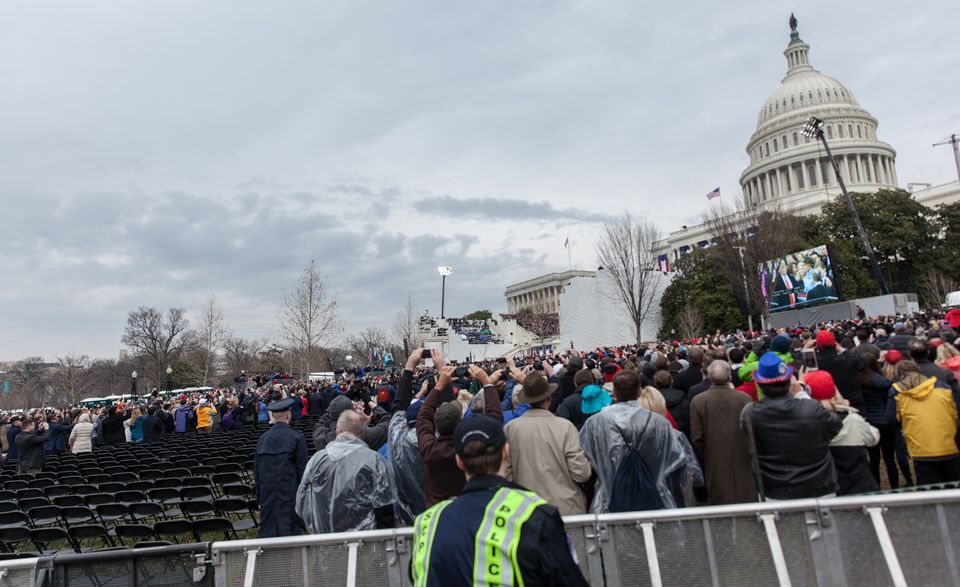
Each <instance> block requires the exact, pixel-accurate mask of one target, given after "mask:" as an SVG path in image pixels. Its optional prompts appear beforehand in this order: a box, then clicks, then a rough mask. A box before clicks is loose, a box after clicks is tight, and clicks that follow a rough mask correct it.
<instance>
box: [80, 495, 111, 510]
mask: <svg viewBox="0 0 960 587" xmlns="http://www.w3.org/2000/svg"><path fill="white" fill-rule="evenodd" d="M83 499H84V500H85V501H86V503H87V505H88V506H89V507H92V508H95V507H97V506H98V505H100V504H104V503H117V500H116V499H115V498H114V497H113V494H112V493H92V494H90V495H85V496H83Z"/></svg>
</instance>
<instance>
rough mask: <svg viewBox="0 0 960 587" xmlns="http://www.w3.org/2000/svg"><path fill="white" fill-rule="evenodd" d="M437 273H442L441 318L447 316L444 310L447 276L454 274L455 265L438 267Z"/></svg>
mask: <svg viewBox="0 0 960 587" xmlns="http://www.w3.org/2000/svg"><path fill="white" fill-rule="evenodd" d="M437 273H439V274H440V318H446V316H444V314H443V311H444V302H445V301H446V297H447V276H448V275H453V267H437Z"/></svg>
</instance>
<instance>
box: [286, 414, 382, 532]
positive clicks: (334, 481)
mask: <svg viewBox="0 0 960 587" xmlns="http://www.w3.org/2000/svg"><path fill="white" fill-rule="evenodd" d="M364 426H366V421H365V419H364V416H363V415H362V414H360V413H359V412H357V411H355V410H352V409H350V410H345V411H344V412H343V413H341V414H340V417H339V418H338V419H337V427H336V431H337V438H336V440H334V441H333V442H331V443H330V444H328V445H327V446H326V448H324V449H323V450H321V451H319V452H317V453H316V454H315V455H313V457H311V459H310V462H309V463H307V468H306V470H305V471H304V473H303V481H301V482H300V487H299V488H298V489H297V514H298V515H299V516H300V518H301V519H302V520H303V521H304V523H305V524H306V525H307V530H308V531H309V532H310V533H311V534H327V533H331V532H350V531H359V530H373V529H376V528H392V527H393V520H394V517H393V490H392V489H391V487H390V478H389V475H388V473H387V465H386V463H385V462H384V460H383V459H382V458H381V457H380V456H379V455H378V454H377V453H376V452H374V451H372V450H370V448H369V447H368V446H367V445H366V443H365V442H364V441H363V440H361V439H362V438H363V428H364Z"/></svg>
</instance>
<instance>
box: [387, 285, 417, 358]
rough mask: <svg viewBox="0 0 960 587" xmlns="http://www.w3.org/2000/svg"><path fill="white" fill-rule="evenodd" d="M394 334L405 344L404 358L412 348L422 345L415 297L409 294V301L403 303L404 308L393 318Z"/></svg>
mask: <svg viewBox="0 0 960 587" xmlns="http://www.w3.org/2000/svg"><path fill="white" fill-rule="evenodd" d="M393 335H394V336H396V337H397V341H399V342H400V344H401V345H403V357H404V360H406V357H407V355H409V354H410V351H411V349H415V348H418V347H419V346H420V341H421V338H420V328H419V321H418V317H417V310H416V306H415V305H414V303H413V298H412V297H410V295H409V294H407V301H406V302H405V303H404V304H403V308H402V309H401V310H400V311H399V312H397V314H396V316H394V318H393Z"/></svg>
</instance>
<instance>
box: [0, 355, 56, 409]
mask: <svg viewBox="0 0 960 587" xmlns="http://www.w3.org/2000/svg"><path fill="white" fill-rule="evenodd" d="M9 370H10V374H11V375H12V377H11V379H12V380H13V385H14V388H13V390H12V391H11V393H10V396H9V398H10V399H11V400H12V401H13V403H14V404H17V405H12V406H10V407H14V408H20V409H22V408H36V407H41V406H45V405H47V403H48V401H49V399H50V396H51V395H52V394H51V390H52V388H51V386H50V377H49V372H48V371H47V368H46V364H45V363H44V362H43V357H26V358H24V359H23V360H20V361H16V362H14V363H13V364H12V365H10V369H9Z"/></svg>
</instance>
